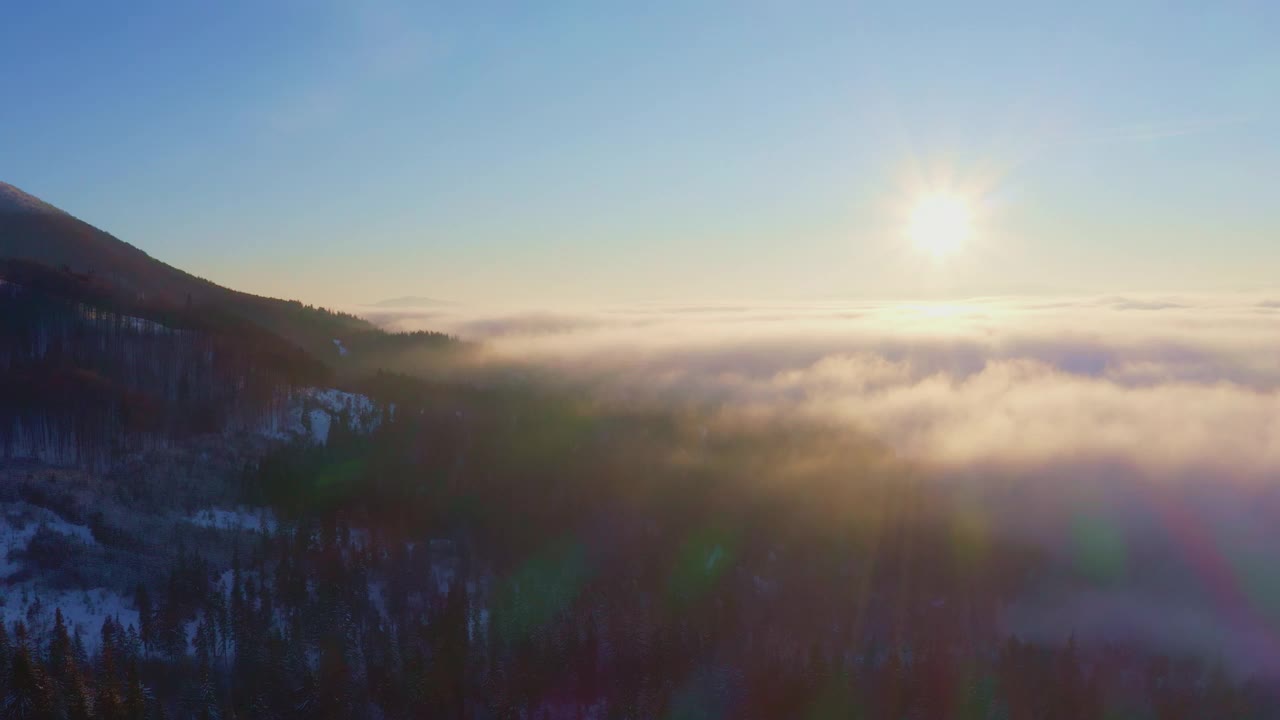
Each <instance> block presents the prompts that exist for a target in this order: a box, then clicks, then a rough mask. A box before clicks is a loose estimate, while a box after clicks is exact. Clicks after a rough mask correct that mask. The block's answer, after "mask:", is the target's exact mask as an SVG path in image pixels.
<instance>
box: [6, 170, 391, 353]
mask: <svg viewBox="0 0 1280 720" xmlns="http://www.w3.org/2000/svg"><path fill="white" fill-rule="evenodd" d="M0 259H17V260H26V261H32V262H36V263H40V264H43V265H47V266H50V267H54V268H66V269H68V270H70V271H72V272H75V273H79V274H83V275H91V276H92V277H93V278H94V280H95V281H96V282H98V283H105V284H107V285H109V286H110V287H112V288H113V289H114V290H115V291H116V292H118V293H120V294H122V295H123V296H125V297H127V298H128V299H130V300H145V301H147V302H148V303H151V304H158V305H172V306H178V307H181V306H189V305H193V304H194V305H200V306H208V307H211V308H215V309H217V310H218V311H220V312H228V313H231V314H234V315H237V316H240V317H242V318H245V319H247V320H250V321H252V322H254V323H256V324H258V325H260V326H262V327H263V328H265V329H268V330H271V331H272V332H275V333H278V334H280V335H281V336H283V337H285V338H287V339H288V340H290V341H291V342H294V343H296V344H297V345H299V346H301V347H303V348H304V349H306V350H307V351H309V352H312V353H314V354H315V355H316V356H317V357H319V358H321V359H324V360H326V361H331V362H332V361H334V360H335V359H336V358H337V350H336V349H335V346H334V343H333V340H334V339H335V338H341V337H344V336H346V335H349V334H352V333H365V332H370V331H374V330H375V327H374V326H373V325H372V324H371V323H369V322H367V321H365V320H362V319H360V318H357V317H355V316H351V315H345V314H340V313H331V312H327V311H324V310H318V309H315V308H310V307H306V306H303V305H302V304H301V303H299V302H295V301H285V300H276V299H273V298H266V297H260V296H256V295H250V294H248V293H242V292H237V291H235V290H230V289H228V288H225V287H222V286H220V285H217V284H215V283H212V282H209V281H208V280H205V279H203V278H199V277H196V276H194V275H191V274H190V273H187V272H184V271H182V270H179V269H177V268H175V267H172V266H170V265H168V264H166V263H164V262H161V261H159V260H157V259H155V258H153V257H151V256H150V255H148V254H147V253H145V252H143V251H142V250H139V249H138V248H136V247H134V246H133V245H130V244H129V243H127V242H124V241H123V240H120V239H119V238H116V237H114V236H112V235H110V234H109V233H106V232H104V231H102V230H99V229H98V228H96V227H94V226H92V225H90V224H88V223H86V222H84V221H82V220H79V219H77V218H76V217H74V216H72V215H71V214H69V213H67V212H65V211H63V210H60V209H58V208H56V207H54V206H53V205H50V204H49V203H46V202H44V201H43V200H40V199H39V198H36V197H34V196H32V195H30V194H28V193H25V192H23V191H22V190H20V189H18V188H16V187H14V186H12V185H9V184H7V183H4V182H0Z"/></svg>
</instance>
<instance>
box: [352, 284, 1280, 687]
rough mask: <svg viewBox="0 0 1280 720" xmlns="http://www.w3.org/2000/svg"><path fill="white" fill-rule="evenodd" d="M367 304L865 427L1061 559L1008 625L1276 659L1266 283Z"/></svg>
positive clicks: (474, 335) (730, 403) (1272, 297)
mask: <svg viewBox="0 0 1280 720" xmlns="http://www.w3.org/2000/svg"><path fill="white" fill-rule="evenodd" d="M364 314H365V315H367V316H369V317H371V318H372V319H374V320H375V321H377V322H379V323H381V324H382V325H383V326H385V327H387V328H389V329H395V330H418V329H433V330H442V331H446V332H449V333H452V334H455V335H457V336H459V337H461V338H464V339H468V340H474V341H478V343H479V346H480V348H481V350H480V351H479V353H478V355H479V358H480V360H479V362H480V363H481V364H486V363H487V364H492V365H493V366H509V365H523V366H526V367H536V368H539V369H541V370H542V371H546V372H548V373H550V374H552V375H554V376H557V377H562V378H567V379H570V380H571V381H572V382H574V383H577V384H580V385H581V386H584V387H589V388H592V389H593V390H594V392H596V393H598V394H599V396H600V397H605V398H611V399H614V400H617V401H619V402H624V403H667V404H688V405H691V406H697V407H698V408H700V409H704V410H705V409H707V408H710V409H712V411H714V412H719V413H726V414H734V415H747V416H752V417H759V418H762V419H765V420H774V421H778V422H787V421H788V420H791V419H804V420H805V421H819V422H825V423H828V424H829V425H834V426H837V427H840V426H847V427H848V428H850V430H851V431H853V432H857V433H860V434H869V435H871V436H872V437H874V438H876V439H877V440H878V441H879V442H881V443H883V444H884V445H886V446H887V447H888V448H890V449H891V450H892V451H893V452H894V453H895V454H896V455H898V456H899V457H901V458H903V459H905V460H906V461H908V462H910V463H912V464H913V465H914V466H916V467H919V468H921V469H922V471H923V472H924V473H925V474H926V475H931V476H933V477H936V478H938V479H939V480H940V481H943V482H945V483H946V484H947V486H948V487H950V488H952V489H953V490H955V491H956V492H959V493H966V492H967V493H970V494H971V495H972V496H973V497H972V502H973V503H975V504H977V505H979V506H980V507H981V508H982V509H983V512H984V514H985V516H986V517H987V518H989V519H990V522H991V523H992V524H993V525H995V526H998V528H999V529H1001V530H1006V531H1009V532H1016V533H1020V534H1021V535H1023V536H1024V537H1032V538H1034V539H1036V540H1038V541H1040V542H1043V544H1044V546H1045V547H1046V548H1047V549H1048V550H1049V552H1050V553H1051V554H1052V555H1054V556H1056V557H1057V558H1059V560H1061V568H1062V570H1063V571H1062V574H1060V575H1056V576H1053V577H1048V578H1046V579H1045V580H1044V581H1043V583H1042V584H1041V586H1040V587H1039V588H1038V590H1037V591H1036V592H1035V593H1033V594H1031V595H1029V596H1028V597H1027V598H1024V599H1023V600H1022V601H1020V602H1018V603H1016V604H1015V605H1014V606H1013V607H1011V608H1010V609H1009V613H1008V619H1009V622H1010V624H1011V627H1013V628H1014V629H1015V630H1016V631H1017V632H1019V633H1022V634H1025V635H1028V636H1038V637H1044V638H1052V639H1062V638H1064V637H1065V636H1066V635H1067V634H1068V633H1075V634H1076V635H1077V636H1078V637H1081V638H1085V639H1087V638H1090V637H1093V638H1097V639H1104V640H1105V639H1115V638H1117V637H1118V636H1122V635H1129V636H1133V637H1136V638H1137V639H1139V640H1146V641H1150V642H1151V643H1153V644H1158V645H1159V646H1160V647H1165V648H1170V649H1173V650H1177V651H1187V652H1195V653H1199V654H1202V655H1204V656H1207V657H1214V656H1219V657H1222V658H1223V659H1224V660H1226V661H1227V662H1228V663H1229V664H1230V665H1233V666H1235V667H1237V668H1239V669H1241V670H1244V671H1248V672H1257V671H1264V672H1267V673H1269V674H1280V567H1278V566H1277V565H1276V563H1275V562H1273V559H1274V554H1275V548H1280V292H1277V293H1270V294H1255V295H1244V294H1236V295H1225V294H1220V295H1178V296H1137V295H1129V296H1105V297H990V298H975V299H969V300H962V301H952V302H945V303H940V302H859V301H840V302H835V301H832V302H808V303H715V304H705V305H675V304H647V305H626V306H613V307H597V308H589V309H584V308H571V307H560V308H549V309H545V310H531V309H527V308H524V309H514V310H513V309H502V308H480V307H465V306H453V305H450V306H436V307H432V308H428V309H422V310H413V309H404V310H396V311H381V310H378V311H369V310H366V311H365V312H364ZM1099 563H1101V565H1102V566H1103V567H1104V568H1106V569H1107V571H1106V572H1104V573H1102V576H1099V573H1098V572H1096V568H1091V567H1089V566H1090V565H1098V564H1099Z"/></svg>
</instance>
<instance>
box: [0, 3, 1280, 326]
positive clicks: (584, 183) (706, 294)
mask: <svg viewBox="0 0 1280 720" xmlns="http://www.w3.org/2000/svg"><path fill="white" fill-rule="evenodd" d="M640 5H644V6H643V7H640ZM1041 5H1043V7H1041ZM1033 6H1035V7H1033ZM3 17H4V22H3V23H0V98H3V99H4V101H3V102H2V103H0V179H3V180H5V181H7V182H11V183H13V184H15V185H18V186H19V187H22V188H23V189H25V190H27V191H28V192H31V193H33V194H36V195H38V196H40V197H42V198H44V199H46V200H48V201H50V202H52V203H54V204H56V205H59V206H60V207H63V208H65V209H67V210H69V211H71V212H73V213H74V214H76V215H79V216H80V217H82V218H84V219H86V220H88V221H90V222H92V223H94V224H96V225H98V226H100V227H103V228H104V229H107V230H109V231H111V232H113V233H115V234H116V235H118V236H120V237H121V238H123V239H125V240H128V241H130V242H132V243H134V244H136V245H138V246H139V247H142V248H143V249H144V250H147V251H148V252H150V253H152V254H153V255H155V256H157V257H160V258H162V259H164V260H166V261H168V262H171V263H173V264H175V265H179V266H181V267H184V268H185V269H188V270H191V271H192V272H195V273H197V274H201V275H204V276H207V277H210V278H211V279H214V280H216V281H219V282H222V283H224V284H228V285H232V286H236V287H240V288H243V289H248V290H252V291H257V292H263V293H269V294H274V295H284V296H289V297H299V298H302V299H304V300H308V301H312V302H323V303H351V302H363V301H373V300H377V299H380V298H383V297H389V296H394V295H403V294H417V295H426V296H434V297H441V298H448V299H456V300H464V301H474V300H495V299H496V300H503V301H513V302H514V301H531V302H540V301H550V300H591V301H615V300H638V299H646V300H647V299H656V300H682V299H695V298H696V299H715V298H742V297H752V298H810V297H823V298H828V297H843V296H858V297H866V296H876V297H900V296H908V295H928V294H987V293H1011V292H1024V291H1032V290H1062V291H1099V292H1120V291H1138V290H1154V291H1171V292H1172V291H1183V290H1207V289H1249V288H1257V287H1261V286H1266V285H1274V284H1275V283H1274V279H1273V278H1274V276H1275V274H1276V272H1277V270H1280V212H1277V206H1278V205H1280V194H1278V193H1280V190H1277V188H1280V140H1278V139H1277V138H1276V130H1277V128H1278V127H1280V122H1277V121H1278V120H1280V44H1278V43H1276V42H1275V38H1276V34H1277V32H1280V6H1277V5H1276V4H1275V3H1266V2H1258V3H1169V2H1162V3H1141V2H1133V3H1110V2H1106V3H1076V4H1071V5H1070V6H1068V5H1066V4H1063V6H1062V7H1053V8H1050V7H1048V5H1047V4H1039V3H1024V2H1010V3H996V4H976V3H951V2H939V3H927V2H922V3H908V2H900V3H899V2H895V3H883V4H872V3H816V4H808V3H789V2H777V1H773V2H737V3H722V4H712V3H685V2H680V3H665V2H658V3H646V4H639V3H626V4H622V3H619V4H613V5H612V6H608V5H607V4H605V3H585V2H584V3H521V4H502V3H457V4H452V5H435V4H428V3H400V4H393V3H378V2H367V3H357V2H336V3H326V2H268V3H259V2H252V3H249V2H244V3H241V2H226V3H216V4H215V3H198V2H185V1H183V0H170V1H168V2H138V3H129V4H128V7H124V6H121V5H119V4H112V3H81V2H77V3H62V2H48V3H23V4H21V5H19V6H18V7H13V8H6V9H5V10H4V16H3ZM939 185H945V186H947V187H953V188H956V189H957V190H959V191H960V192H963V193H965V194H966V195H967V196H968V197H970V198H971V201H972V204H973V207H974V209H975V214H976V215H977V216H978V217H979V222H978V223H977V225H976V226H975V228H974V232H973V234H972V237H971V238H970V242H968V243H967V244H966V247H965V248H963V249H962V250H961V251H960V252H958V253H956V254H955V255H954V256H951V257H949V258H947V259H946V260H945V261H944V262H937V261H933V260H931V259H929V258H925V257H922V256H921V255H920V254H919V253H917V252H914V251H913V248H911V247H910V246H909V243H906V242H905V241H904V239H903V237H902V235H903V233H902V230H903V226H904V224H905V222H904V219H903V217H902V211H901V208H902V207H904V206H909V205H910V204H911V203H912V201H913V198H914V197H917V196H918V195H920V194H921V192H923V191H924V189H925V188H927V187H935V186H939Z"/></svg>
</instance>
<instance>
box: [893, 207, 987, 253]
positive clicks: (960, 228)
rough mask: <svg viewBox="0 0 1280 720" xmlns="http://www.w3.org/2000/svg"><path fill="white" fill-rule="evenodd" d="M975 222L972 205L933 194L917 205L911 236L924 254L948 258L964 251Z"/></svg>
mask: <svg viewBox="0 0 1280 720" xmlns="http://www.w3.org/2000/svg"><path fill="white" fill-rule="evenodd" d="M972 222H973V217H972V213H971V212H970V210H969V205H968V204H967V203H966V202H965V201H964V199H963V198H961V197H958V196H956V195H954V194H951V193H941V192H939V193H931V194H929V195H925V196H922V197H921V198H919V199H918V200H917V201H916V204H915V207H913V208H912V210H911V218H910V220H909V222H908V224H907V236H908V237H909V238H910V239H911V242H912V243H914V244H915V246H916V247H917V248H918V249H920V250H921V251H923V252H927V253H929V254H930V255H932V256H933V257H934V258H938V259H941V258H944V257H946V256H948V255H951V254H953V253H955V252H956V251H957V250H959V249H960V247H961V246H962V245H964V242H965V240H966V239H968V237H969V232H970V229H971V225H972Z"/></svg>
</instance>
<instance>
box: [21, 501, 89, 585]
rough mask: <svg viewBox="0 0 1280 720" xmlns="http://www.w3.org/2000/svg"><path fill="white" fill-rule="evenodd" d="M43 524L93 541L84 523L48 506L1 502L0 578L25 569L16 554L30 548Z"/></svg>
mask: <svg viewBox="0 0 1280 720" xmlns="http://www.w3.org/2000/svg"><path fill="white" fill-rule="evenodd" d="M41 527H45V528H48V529H49V530H52V531H54V532H57V533H61V534H63V535H67V536H70V537H73V538H76V539H77V540H79V541H81V542H83V543H84V544H86V545H93V544H94V539H93V533H92V532H91V531H90V530H89V528H88V527H86V526H84V525H74V524H72V523H69V522H67V521H65V520H63V519H62V518H60V517H58V516H57V515H56V514H54V513H53V512H52V511H50V510H47V509H45V508H42V507H39V506H36V505H30V504H28V503H24V502H15V503H6V504H5V505H3V506H0V579H3V578H7V577H9V576H10V575H12V574H14V573H16V572H18V571H19V570H21V569H22V566H21V564H20V563H19V562H18V560H17V555H18V554H20V553H21V552H22V551H23V550H26V549H27V545H28V544H29V543H30V542H31V538H32V537H34V536H35V534H36V532H38V531H39V530H40V528H41Z"/></svg>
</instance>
